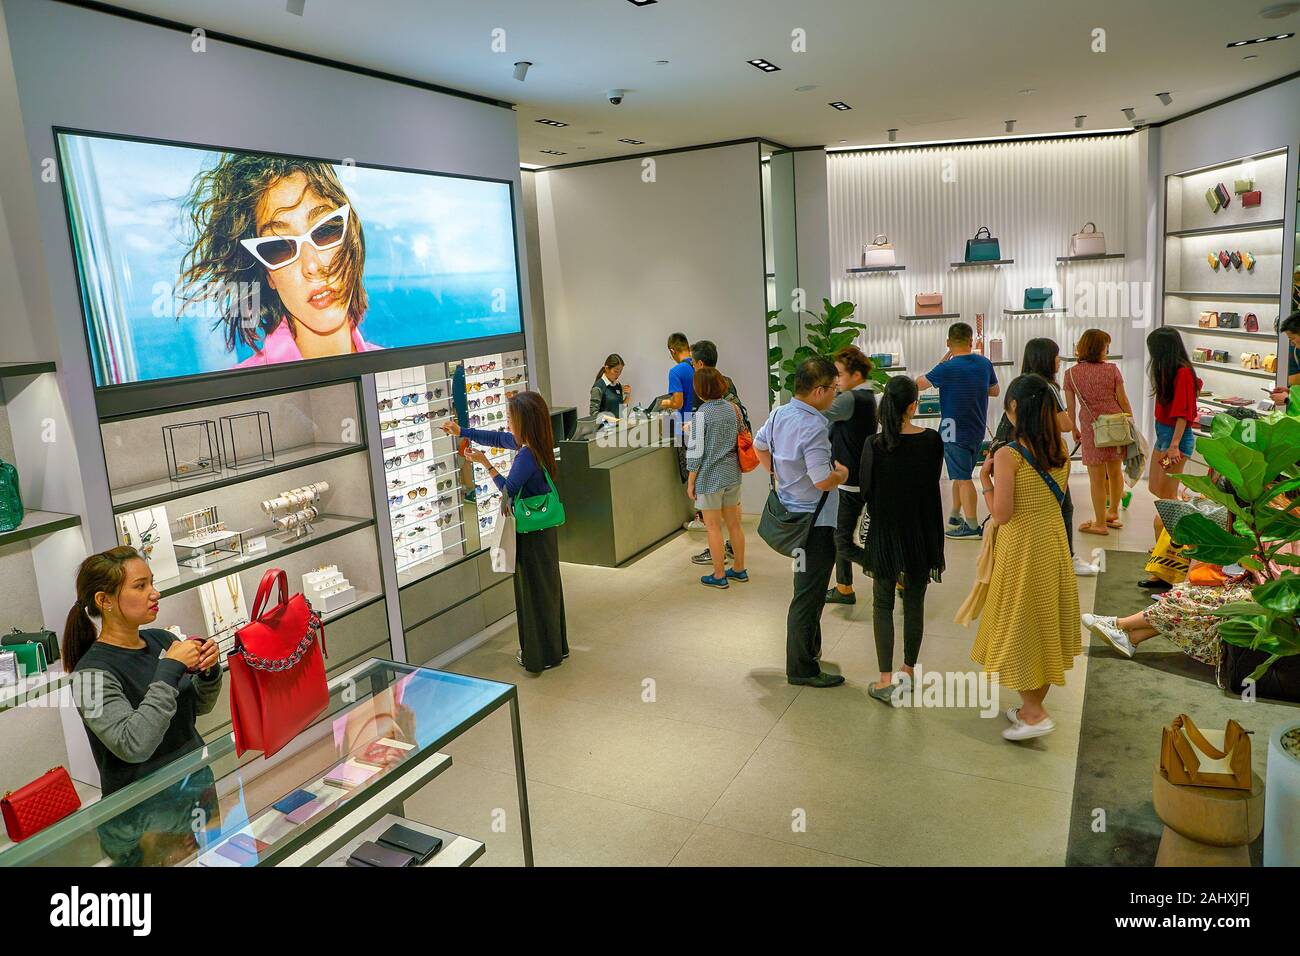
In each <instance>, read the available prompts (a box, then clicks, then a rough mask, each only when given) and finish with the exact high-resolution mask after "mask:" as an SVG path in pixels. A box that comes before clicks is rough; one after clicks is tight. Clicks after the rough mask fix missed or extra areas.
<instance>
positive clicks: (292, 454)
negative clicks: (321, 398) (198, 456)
mask: <svg viewBox="0 0 1300 956" xmlns="http://www.w3.org/2000/svg"><path fill="white" fill-rule="evenodd" d="M365 450H366V444H365V442H358V443H353V444H345V445H340V444H334V443H330V442H313V443H312V444H310V445H299V446H297V447H296V448H287V449H284V450H282V451H277V452H276V453H275V461H273V462H265V463H258V464H255V465H248V466H246V467H243V468H240V469H239V470H238V471H236V470H233V469H229V468H228V469H226V470H224V471H222V472H219V473H217V474H215V475H211V476H207V477H203V478H192V479H189V480H185V479H181V480H179V481H176V480H174V479H171V478H159V479H157V480H155V481H143V482H139V483H138V484H134V485H124V486H123V487H121V488H117V489H114V490H113V491H112V499H113V513H114V514H117V513H119V512H122V511H135V510H138V509H141V508H151V507H153V506H154V505H161V504H166V503H167V502H169V501H174V500H176V499H177V498H187V497H189V496H190V495H193V494H194V493H195V492H198V491H214V490H216V489H217V488H227V487H229V486H230V485H236V484H239V483H240V482H243V481H248V480H249V479H250V478H265V477H267V476H268V475H275V474H278V473H280V472H282V471H291V470H292V469H294V468H302V467H304V466H306V465H316V464H319V463H320V462H323V461H330V460H331V459H334V458H342V457H343V456H344V455H352V454H356V453H357V452H361V451H365Z"/></svg>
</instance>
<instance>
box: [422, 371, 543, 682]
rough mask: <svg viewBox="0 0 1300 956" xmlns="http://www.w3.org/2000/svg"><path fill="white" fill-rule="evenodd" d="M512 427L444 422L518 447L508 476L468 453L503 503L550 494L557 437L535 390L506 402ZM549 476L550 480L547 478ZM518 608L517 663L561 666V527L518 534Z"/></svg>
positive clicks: (475, 438)
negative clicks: (485, 427) (495, 428)
mask: <svg viewBox="0 0 1300 956" xmlns="http://www.w3.org/2000/svg"><path fill="white" fill-rule="evenodd" d="M506 415H507V419H508V421H509V424H510V430H509V431H485V430H482V429H478V428H461V427H460V425H458V424H457V423H456V422H455V421H446V422H443V423H442V430H443V431H444V432H446V433H447V434H448V435H455V436H457V437H461V438H468V439H469V440H470V441H471V442H473V443H474V444H475V445H483V446H486V447H488V448H510V449H513V450H517V451H518V452H519V454H517V455H515V460H514V461H513V462H512V463H511V465H510V474H509V475H502V474H500V473H499V472H498V471H497V470H496V467H495V466H494V465H493V464H492V460H491V459H490V458H488V456H487V455H486V454H484V453H483V452H482V451H480V450H479V449H477V448H470V449H467V450H466V452H465V457H466V458H469V459H470V460H471V461H475V462H477V463H478V464H480V465H482V466H483V467H484V468H486V469H487V473H488V476H489V477H490V478H491V479H492V481H493V483H494V484H495V485H496V486H497V488H499V489H500V491H501V495H502V498H503V499H504V500H503V502H502V507H503V508H505V506H506V504H507V502H508V503H509V504H510V505H511V506H513V504H514V502H515V501H516V500H517V499H518V498H519V497H520V496H523V497H525V498H532V497H535V496H537V495H544V494H547V493H548V492H549V491H550V490H551V482H552V481H554V476H555V475H556V468H555V436H554V434H553V433H552V430H551V410H550V409H549V408H548V407H547V405H546V400H545V399H544V398H542V396H540V395H538V394H537V393H536V392H520V393H519V394H518V395H516V396H515V397H514V398H512V399H510V404H509V405H508V406H507V412H506ZM548 475H549V476H551V481H548V480H547V476H548ZM515 611H516V614H517V618H518V626H519V655H518V656H517V657H516V658H515V660H516V661H517V662H518V663H519V666H521V667H523V668H525V669H527V670H528V671H530V672H531V673H534V674H540V673H541V672H542V671H543V670H546V669H548V668H551V667H558V666H559V665H560V663H561V662H562V661H563V660H564V659H565V658H566V657H568V656H569V640H568V632H567V625H566V622H565V616H564V583H563V582H562V581H561V580H560V538H559V529H558V528H546V529H544V530H541V531H529V532H527V533H523V532H520V533H518V534H517V535H516V536H515Z"/></svg>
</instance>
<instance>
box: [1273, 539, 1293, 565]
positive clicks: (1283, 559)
mask: <svg viewBox="0 0 1300 956" xmlns="http://www.w3.org/2000/svg"><path fill="white" fill-rule="evenodd" d="M1287 544H1290V542H1289V541H1284V542H1282V543H1281V544H1279V545H1278V547H1279V548H1282V547H1285V546H1286V545H1287ZM1268 559H1269V560H1270V561H1272V562H1273V563H1274V564H1282V565H1285V566H1287V567H1289V568H1300V555H1298V554H1278V553H1277V552H1276V551H1270V552H1269V555H1268Z"/></svg>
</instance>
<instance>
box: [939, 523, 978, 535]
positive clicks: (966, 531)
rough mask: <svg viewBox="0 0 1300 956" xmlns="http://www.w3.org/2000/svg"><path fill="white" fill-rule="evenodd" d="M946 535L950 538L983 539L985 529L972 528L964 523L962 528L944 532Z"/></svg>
mask: <svg viewBox="0 0 1300 956" xmlns="http://www.w3.org/2000/svg"><path fill="white" fill-rule="evenodd" d="M944 535H946V536H947V537H949V538H982V537H984V529H983V528H982V527H980V528H972V527H971V526H970V525H968V524H967V523H966V522H965V521H963V522H962V523H961V526H960V527H957V528H949V529H948V530H947V531H945V532H944Z"/></svg>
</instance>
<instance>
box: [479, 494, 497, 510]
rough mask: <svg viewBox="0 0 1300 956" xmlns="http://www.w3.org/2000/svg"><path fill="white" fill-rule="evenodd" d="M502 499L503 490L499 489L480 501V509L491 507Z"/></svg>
mask: <svg viewBox="0 0 1300 956" xmlns="http://www.w3.org/2000/svg"><path fill="white" fill-rule="evenodd" d="M500 500H501V492H499V491H498V492H497V493H496V494H495V495H489V496H488V497H487V498H484V499H483V500H482V501H480V502H479V503H478V510H479V511H482V510H483V509H484V508H490V507H491V506H492V505H494V504H496V503H497V502H498V501H500Z"/></svg>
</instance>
